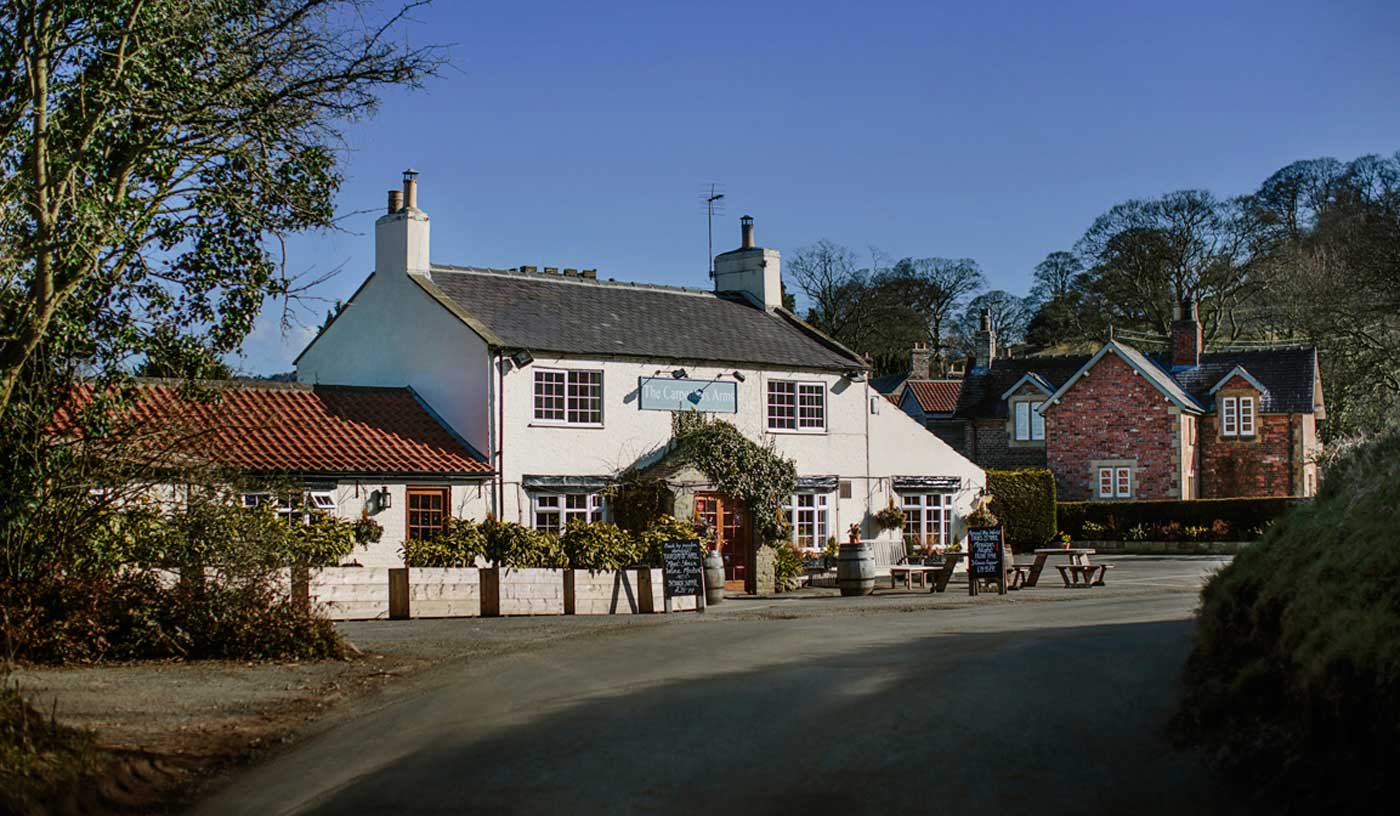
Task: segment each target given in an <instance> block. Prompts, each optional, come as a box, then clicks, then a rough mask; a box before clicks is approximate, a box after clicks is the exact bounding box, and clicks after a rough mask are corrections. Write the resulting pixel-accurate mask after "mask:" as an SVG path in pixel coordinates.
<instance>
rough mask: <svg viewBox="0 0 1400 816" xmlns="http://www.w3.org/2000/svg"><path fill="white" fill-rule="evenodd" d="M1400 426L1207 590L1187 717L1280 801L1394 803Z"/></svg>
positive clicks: (1346, 463)
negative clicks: (1388, 799) (1390, 794)
mask: <svg viewBox="0 0 1400 816" xmlns="http://www.w3.org/2000/svg"><path fill="white" fill-rule="evenodd" d="M1397 530H1400V433H1392V434H1391V435H1389V436H1387V437H1385V438H1383V439H1380V440H1377V441H1374V442H1371V443H1369V444H1366V445H1364V446H1362V447H1360V448H1358V449H1356V450H1354V451H1352V452H1351V453H1350V454H1348V455H1347V456H1345V457H1344V458H1342V459H1341V460H1340V461H1339V462H1338V463H1337V464H1335V465H1334V466H1333V467H1332V468H1331V469H1330V471H1329V474H1328V479H1327V482H1326V483H1325V485H1324V487H1323V490H1322V492H1321V494H1320V495H1319V496H1318V498H1317V500H1316V501H1315V502H1313V503H1311V504H1309V505H1304V506H1302V507H1299V508H1298V509H1296V510H1294V511H1293V512H1292V513H1290V514H1289V515H1287V516H1285V517H1283V518H1282V519H1280V520H1279V521H1278V522H1276V523H1275V524H1274V525H1273V526H1272V527H1271V528H1270V529H1269V531H1268V533H1267V534H1266V535H1265V537H1264V539H1263V540H1262V541H1261V542H1260V543H1259V544H1257V545H1255V546H1253V547H1249V548H1247V549H1246V550H1245V551H1244V552H1242V553H1241V554H1240V555H1239V556H1238V557H1237V558H1236V559H1235V560H1234V562H1233V563H1232V564H1230V565H1229V566H1228V567H1226V568H1225V569H1223V570H1221V572H1220V573H1219V574H1217V575H1216V576H1215V577H1214V578H1212V579H1211V581H1210V582H1209V583H1208V584H1207V585H1206V587H1205V589H1204V591H1203V593H1202V605H1201V610H1200V627H1199V631H1198V634H1197V643H1196V648H1195V651H1194V652H1193V653H1192V655H1191V657H1190V659H1189V660H1188V662H1187V666H1186V673H1185V678H1184V679H1185V694H1184V698H1183V702H1182V704H1181V707H1180V710H1179V711H1178V714H1177V716H1176V718H1175V728H1176V731H1177V734H1178V736H1179V738H1180V739H1181V740H1182V742H1184V743H1185V744H1189V745H1194V746H1198V747H1202V748H1204V749H1206V750H1207V751H1208V752H1209V753H1210V754H1211V755H1212V756H1213V758H1214V759H1215V760H1216V761H1217V762H1218V763H1219V765H1220V766H1221V768H1222V769H1223V770H1225V771H1226V772H1228V774H1229V775H1230V776H1231V777H1232V778H1234V779H1236V780H1239V781H1241V782H1242V783H1244V784H1245V785H1246V786H1247V787H1248V789H1249V790H1250V791H1251V792H1254V795H1255V796H1256V797H1257V798H1258V799H1259V800H1260V801H1261V802H1266V803H1274V802H1288V803H1290V806H1291V807H1295V808H1300V807H1302V806H1304V804H1306V803H1307V802H1308V800H1311V801H1312V802H1314V803H1316V804H1321V805H1329V806H1330V805H1338V804H1345V803H1356V804H1362V803H1366V802H1370V801H1384V800H1385V798H1384V797H1382V796H1381V794H1382V793H1383V789H1384V787H1385V786H1386V785H1387V784H1388V782H1389V779H1388V776H1389V773H1390V769H1391V768H1392V767H1393V762H1394V760H1395V758H1396V757H1397V756H1400V545H1397V541H1396V536H1397Z"/></svg>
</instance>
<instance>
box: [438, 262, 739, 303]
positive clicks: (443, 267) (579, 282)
mask: <svg viewBox="0 0 1400 816" xmlns="http://www.w3.org/2000/svg"><path fill="white" fill-rule="evenodd" d="M429 268H430V270H431V271H433V272H449V273H451V272H457V273H463V274H468V275H495V276H498V277H503V278H523V279H526V280H537V281H543V282H545V283H562V284H567V285H571V286H592V287H597V288H601V289H645V290H650V291H656V292H667V293H671V294H682V295H700V296H703V297H719V294H718V293H716V292H714V291H711V290H709V289H701V288H699V287H695V286H670V285H667V284H664V283H644V282H638V281H620V280H612V279H608V280H599V279H597V278H584V277H567V276H564V275H556V274H554V273H552V272H522V271H520V270H518V269H492V268H489V267H480V266H457V265H454V264H439V263H434V264H429Z"/></svg>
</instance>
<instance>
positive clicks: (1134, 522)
mask: <svg viewBox="0 0 1400 816" xmlns="http://www.w3.org/2000/svg"><path fill="white" fill-rule="evenodd" d="M1307 501H1308V499H1298V498H1292V497H1280V498H1273V497H1270V498H1254V499H1190V500H1187V501H1180V500H1176V499H1164V500H1156V501H1126V502H1109V501H1088V502H1060V503H1059V505H1058V511H1059V527H1060V529H1061V530H1064V531H1065V532H1067V533H1069V534H1070V535H1072V536H1074V538H1075V539H1076V540H1089V541H1094V540H1099V541H1119V540H1123V539H1124V538H1125V536H1126V534H1127V533H1128V532H1129V531H1130V530H1132V529H1133V528H1134V527H1137V526H1139V525H1140V526H1142V528H1143V529H1144V530H1145V531H1147V532H1148V534H1149V535H1151V534H1153V533H1156V532H1157V531H1158V530H1159V529H1161V528H1162V527H1164V526H1166V525H1171V524H1176V525H1178V526H1179V528H1184V527H1209V528H1210V529H1211V534H1212V536H1213V537H1214V538H1215V539H1216V540H1224V541H1254V540H1256V539H1257V538H1258V536H1259V532H1260V531H1262V529H1263V528H1265V527H1267V526H1268V525H1269V523H1270V522H1272V521H1273V520H1274V519H1276V518H1278V517H1279V516H1282V515H1283V514H1285V513H1287V512H1288V511H1289V510H1292V509H1293V508H1295V507H1297V506H1298V505H1300V504H1305V503H1306V502H1307ZM1089 525H1093V526H1092V527H1091V526H1089ZM1178 534H1179V533H1178Z"/></svg>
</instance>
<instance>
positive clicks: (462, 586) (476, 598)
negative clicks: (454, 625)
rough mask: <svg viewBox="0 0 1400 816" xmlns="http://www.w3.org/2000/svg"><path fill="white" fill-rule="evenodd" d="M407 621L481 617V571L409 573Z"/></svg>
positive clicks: (446, 569)
mask: <svg viewBox="0 0 1400 816" xmlns="http://www.w3.org/2000/svg"><path fill="white" fill-rule="evenodd" d="M407 590H408V615H407V616H408V617H410V618H475V617H477V616H479V615H480V614H481V570H479V569H477V568H476V567H443V568H435V569H418V568H410V569H409V570H408V587H407Z"/></svg>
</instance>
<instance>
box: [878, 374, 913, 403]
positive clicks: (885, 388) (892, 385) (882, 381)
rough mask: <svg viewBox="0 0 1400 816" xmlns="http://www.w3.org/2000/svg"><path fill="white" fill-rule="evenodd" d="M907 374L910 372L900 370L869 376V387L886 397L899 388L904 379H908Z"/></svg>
mask: <svg viewBox="0 0 1400 816" xmlns="http://www.w3.org/2000/svg"><path fill="white" fill-rule="evenodd" d="M909 374H910V372H908V371H901V372H900V373H898V374H883V375H881V376H879V377H871V378H870V387H871V388H873V389H875V390H876V391H878V392H879V393H881V394H884V395H885V396H887V397H888V396H891V395H892V394H894V392H895V391H897V390H899V387H900V386H901V385H903V384H904V381H905V380H907V379H909Z"/></svg>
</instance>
